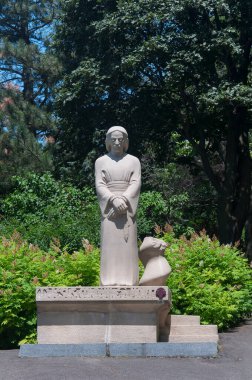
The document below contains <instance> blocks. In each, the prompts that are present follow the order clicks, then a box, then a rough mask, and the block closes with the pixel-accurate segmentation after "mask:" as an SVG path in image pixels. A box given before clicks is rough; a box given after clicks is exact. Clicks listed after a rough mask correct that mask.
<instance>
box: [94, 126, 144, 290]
mask: <svg viewBox="0 0 252 380" xmlns="http://www.w3.org/2000/svg"><path fill="white" fill-rule="evenodd" d="M128 145H129V140H128V134H127V131H126V130H125V129H124V128H123V127H119V126H116V127H112V128H110V129H109V130H108V132H107V134H106V148H107V151H108V154H106V155H104V156H103V157H100V158H98V159H97V160H96V163H95V177H96V191H97V196H98V201H99V205H100V209H101V273H100V283H101V285H104V286H124V285H137V284H138V247H137V225H136V211H137V205H138V199H139V193H140V187H141V166H140V162H139V160H138V158H136V157H134V156H131V155H130V154H127V153H126V152H127V149H128Z"/></svg>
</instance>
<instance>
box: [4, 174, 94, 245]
mask: <svg viewBox="0 0 252 380" xmlns="http://www.w3.org/2000/svg"><path fill="white" fill-rule="evenodd" d="M15 181H16V189H15V191H14V192H13V193H12V194H10V195H9V196H7V197H6V198H5V199H4V200H3V202H2V205H1V211H2V215H3V217H2V220H1V224H0V228H1V235H6V236H10V235H12V233H13V231H14V230H17V231H18V232H20V233H21V235H22V236H23V237H24V238H25V239H27V240H28V241H29V242H30V243H33V244H37V245H39V247H40V248H42V249H45V250H46V249H48V248H49V246H50V242H51V241H52V239H53V238H56V239H58V240H59V241H60V243H61V246H62V247H67V249H68V251H69V252H72V251H74V250H77V249H80V248H81V241H82V239H83V238H85V239H88V240H89V241H91V242H92V243H93V244H95V245H97V244H98V243H99V240H100V237H99V235H100V234H99V224H100V211H99V206H98V203H97V200H96V196H95V193H94V190H92V189H89V188H84V189H82V190H80V189H78V188H76V187H74V186H72V185H70V184H66V183H62V182H60V181H55V180H54V179H53V177H52V176H51V174H49V173H47V174H44V175H37V174H33V173H31V174H29V175H28V176H27V177H26V178H21V177H16V178H15Z"/></svg>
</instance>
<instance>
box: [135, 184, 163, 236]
mask: <svg viewBox="0 0 252 380" xmlns="http://www.w3.org/2000/svg"><path fill="white" fill-rule="evenodd" d="M167 210H168V209H167V205H166V202H165V200H164V198H163V197H162V195H161V194H160V193H158V192H157V191H146V192H145V193H142V194H141V195H140V200H139V207H138V211H137V228H138V235H139V236H140V237H141V238H144V237H145V236H146V235H150V234H152V233H153V231H154V227H155V225H157V224H159V225H164V224H165V222H166V216H167Z"/></svg>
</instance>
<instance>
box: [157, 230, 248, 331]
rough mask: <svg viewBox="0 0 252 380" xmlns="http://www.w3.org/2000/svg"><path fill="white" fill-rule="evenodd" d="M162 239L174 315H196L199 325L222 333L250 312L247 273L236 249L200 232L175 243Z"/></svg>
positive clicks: (168, 235) (169, 236)
mask: <svg viewBox="0 0 252 380" xmlns="http://www.w3.org/2000/svg"><path fill="white" fill-rule="evenodd" d="M162 238H163V239H164V240H165V241H166V242H168V243H169V246H168V248H167V250H166V257H167V259H168V261H169V263H170V265H171V267H172V269H173V271H172V274H171V276H170V277H169V279H168V283H167V284H168V286H169V288H170V289H171V291H172V299H173V309H172V312H173V313H174V314H194V315H200V317H201V322H202V323H203V324H216V325H218V327H219V328H220V329H226V328H228V327H231V326H233V325H235V324H237V323H238V322H239V321H240V320H241V319H242V318H244V317H246V316H248V315H249V314H250V313H251V312H252V277H251V269H250V267H249V266H248V262H247V260H246V259H244V258H243V257H242V256H241V254H240V252H239V251H238V249H237V248H235V247H230V246H229V245H225V246H224V245H220V243H219V242H218V240H211V239H210V238H209V237H208V236H207V235H206V234H205V233H204V232H202V233H201V234H200V235H197V234H194V235H193V236H192V237H191V239H186V238H185V237H181V238H180V239H176V238H175V237H174V235H173V233H172V232H170V233H166V234H165V235H164V236H163V237H162Z"/></svg>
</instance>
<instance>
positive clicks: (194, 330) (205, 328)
mask: <svg viewBox="0 0 252 380" xmlns="http://www.w3.org/2000/svg"><path fill="white" fill-rule="evenodd" d="M174 335H195V336H198V335H199V336H205V335H218V330H217V326H216V325H199V326H173V325H171V328H170V336H174Z"/></svg>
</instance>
